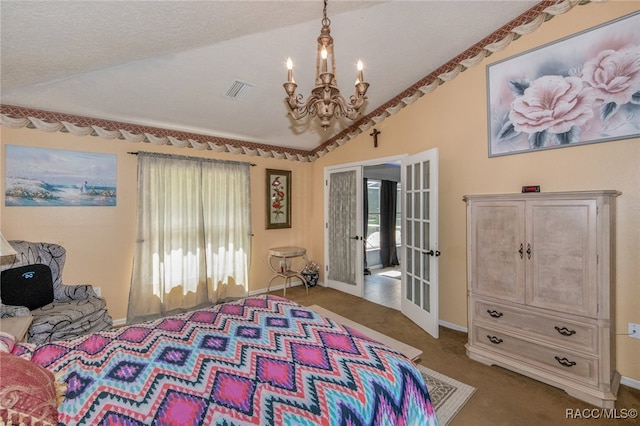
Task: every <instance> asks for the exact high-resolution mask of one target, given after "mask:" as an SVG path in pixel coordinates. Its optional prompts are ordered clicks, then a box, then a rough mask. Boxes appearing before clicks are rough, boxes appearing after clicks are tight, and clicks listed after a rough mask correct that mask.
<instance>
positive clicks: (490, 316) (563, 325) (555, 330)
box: [474, 300, 598, 354]
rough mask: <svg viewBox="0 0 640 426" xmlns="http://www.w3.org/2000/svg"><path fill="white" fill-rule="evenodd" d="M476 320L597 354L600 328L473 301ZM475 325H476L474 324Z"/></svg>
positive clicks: (500, 305)
mask: <svg viewBox="0 0 640 426" xmlns="http://www.w3.org/2000/svg"><path fill="white" fill-rule="evenodd" d="M474 311H475V316H476V317H475V319H476V320H478V319H479V320H481V321H484V322H492V323H495V324H500V326H501V327H505V328H513V329H516V330H518V332H522V331H526V332H528V333H533V334H536V335H539V336H541V338H542V339H543V340H545V341H549V342H552V343H555V344H557V345H561V346H563V347H566V348H569V349H577V350H581V351H586V352H589V353H593V354H597V351H598V327H597V326H596V325H593V324H585V323H578V322H576V321H571V320H567V319H564V318H560V317H556V316H553V315H543V314H539V313H536V312H532V311H527V310H521V309H518V308H514V307H511V306H506V305H502V304H498V303H490V302H487V301H483V300H475V301H474ZM474 322H475V321H474Z"/></svg>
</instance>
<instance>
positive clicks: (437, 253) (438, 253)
mask: <svg viewBox="0 0 640 426" xmlns="http://www.w3.org/2000/svg"><path fill="white" fill-rule="evenodd" d="M422 254H426V255H428V256H436V257H438V256H440V252H439V251H438V250H436V251H433V250H429V251H423V252H422Z"/></svg>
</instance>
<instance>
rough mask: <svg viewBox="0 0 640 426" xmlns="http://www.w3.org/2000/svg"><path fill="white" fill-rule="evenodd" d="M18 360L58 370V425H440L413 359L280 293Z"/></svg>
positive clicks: (25, 347) (35, 350)
mask: <svg viewBox="0 0 640 426" xmlns="http://www.w3.org/2000/svg"><path fill="white" fill-rule="evenodd" d="M11 356H12V357H15V358H16V359H20V360H21V362H28V363H29V364H30V365H34V364H35V365H36V366H40V367H44V368H43V369H42V370H46V373H47V374H51V373H53V374H54V375H55V380H56V382H57V385H58V388H59V389H58V396H59V397H63V398H61V399H62V401H61V402H59V405H58V406H57V422H58V424H61V425H80V424H87V425H97V424H109V425H150V424H157V425H225V426H228V425H437V418H436V416H435V412H434V409H433V406H432V404H431V401H430V399H429V394H428V391H427V388H426V385H425V383H424V380H423V379H422V376H421V374H420V372H419V371H418V369H417V368H416V366H415V365H414V364H413V363H412V362H411V361H410V360H408V359H407V358H406V357H405V356H404V355H402V354H401V353H399V352H397V351H395V350H393V349H391V348H389V347H387V346H385V345H383V344H381V343H379V342H376V341H374V340H371V339H370V338H368V337H367V336H364V335H362V334H360V333H358V332H357V331H356V330H354V329H352V328H350V327H347V326H344V325H341V324H338V323H336V322H334V321H333V320H331V319H328V318H325V317H322V316H321V315H319V314H318V313H316V312H314V311H312V310H310V309H308V308H305V307H303V306H301V305H299V304H297V303H295V302H292V301H290V300H287V299H284V298H281V297H278V296H272V295H263V296H256V297H248V298H245V299H241V300H238V301H234V302H229V303H225V304H220V305H216V306H214V307H211V308H208V309H204V310H198V311H193V312H189V313H186V314H181V315H176V316H170V317H165V318H163V319H159V320H156V321H152V322H146V323H141V324H135V325H129V326H126V327H122V328H119V329H115V330H111V331H104V332H97V333H93V334H89V335H87V336H83V337H79V338H75V339H73V340H68V341H58V342H51V343H48V344H43V345H34V344H29V343H23V344H16V345H15V346H14V347H13V348H12V350H11ZM40 367H37V368H40ZM60 388H62V391H60ZM52 423H54V424H55V419H54V421H52ZM26 424H29V423H26ZM45 424H46V423H45Z"/></svg>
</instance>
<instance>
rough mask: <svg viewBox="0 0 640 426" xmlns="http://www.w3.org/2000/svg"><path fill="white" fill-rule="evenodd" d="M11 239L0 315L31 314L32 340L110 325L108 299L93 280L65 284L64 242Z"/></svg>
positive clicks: (3, 268)
mask: <svg viewBox="0 0 640 426" xmlns="http://www.w3.org/2000/svg"><path fill="white" fill-rule="evenodd" d="M9 244H11V246H12V247H13V248H14V249H15V250H16V252H17V254H16V256H15V257H14V258H13V260H11V259H10V260H9V262H8V263H5V261H4V260H3V263H2V264H0V271H2V272H1V273H2V287H1V288H2V291H1V292H0V318H5V317H11V316H27V315H31V316H33V322H32V323H31V326H30V327H29V330H28V333H27V341H28V342H29V343H38V344H40V343H44V342H50V341H54V340H64V339H70V338H73V337H76V336H81V335H83V334H88V333H92V332H94V331H101V330H106V329H109V328H111V327H112V325H113V320H112V319H111V316H110V315H109V313H108V312H107V307H106V302H105V300H104V299H103V298H100V297H98V296H97V294H96V293H95V291H94V290H93V287H92V286H91V285H66V284H63V283H62V268H63V267H64V262H65V259H66V250H65V249H64V247H62V246H60V245H58V244H52V243H41V242H29V241H9ZM43 265H44V266H43ZM36 275H37V276H38V278H39V279H38V282H37V283H35V281H36V280H35V279H34V280H33V281H34V284H31V282H30V281H28V280H27V279H29V278H35V276H36ZM10 302H13V303H10ZM16 302H23V303H16ZM17 305H24V306H17ZM27 305H29V307H27Z"/></svg>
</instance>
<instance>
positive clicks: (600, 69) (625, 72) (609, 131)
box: [487, 12, 640, 157]
mask: <svg viewBox="0 0 640 426" xmlns="http://www.w3.org/2000/svg"><path fill="white" fill-rule="evenodd" d="M638 28H640V12H636V13H633V14H631V15H627V16H624V17H622V18H620V19H617V20H615V21H612V22H609V23H606V24H604V25H601V26H598V27H596V28H592V29H590V30H587V31H584V32H581V33H578V34H575V35H573V36H571V37H567V38H565V39H562V40H559V41H557V42H554V43H551V44H548V45H545V46H542V47H540V48H537V49H534V50H530V51H528V52H525V53H522V54H520V55H518V56H515V57H511V58H508V59H505V60H503V61H500V62H496V63H494V64H490V65H488V66H487V92H488V93H487V101H488V106H487V107H488V131H489V135H488V136H489V157H494V156H500V155H508V154H517V153H524V152H530V151H538V150H543V149H553V148H561V147H568V146H575V145H583V144H590V143H598V142H607V141H614V140H620V139H629V138H634V137H638V136H640V31H638Z"/></svg>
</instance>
